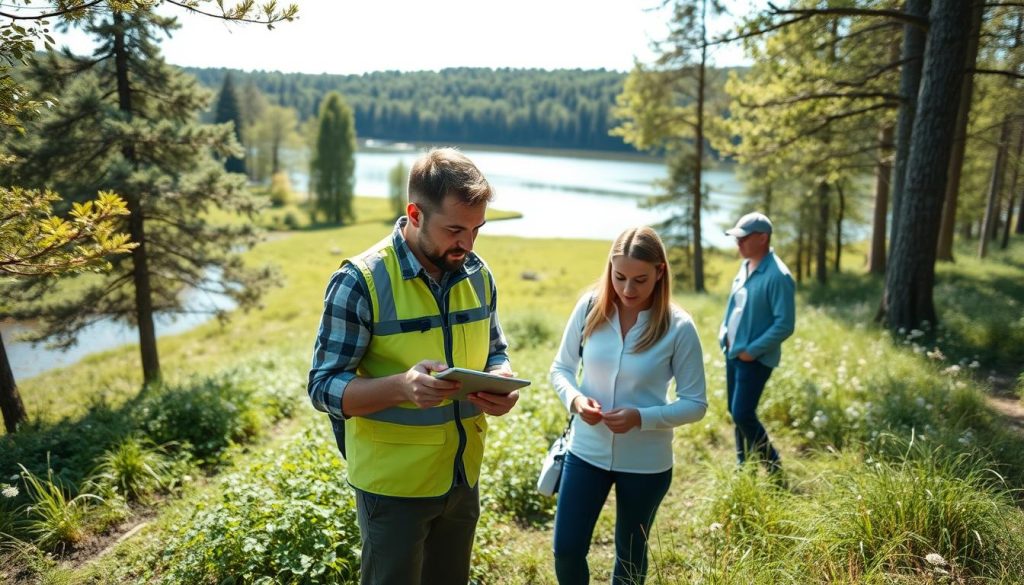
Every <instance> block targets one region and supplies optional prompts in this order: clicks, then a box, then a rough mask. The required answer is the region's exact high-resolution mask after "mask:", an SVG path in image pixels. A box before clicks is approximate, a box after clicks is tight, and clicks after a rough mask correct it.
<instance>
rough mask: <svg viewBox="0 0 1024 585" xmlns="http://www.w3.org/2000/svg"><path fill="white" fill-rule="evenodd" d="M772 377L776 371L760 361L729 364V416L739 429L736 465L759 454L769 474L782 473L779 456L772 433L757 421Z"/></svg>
mask: <svg viewBox="0 0 1024 585" xmlns="http://www.w3.org/2000/svg"><path fill="white" fill-rule="evenodd" d="M771 375H772V369H771V368H770V367H768V366H766V365H764V364H762V363H761V362H759V361H756V360H755V361H752V362H745V361H743V360H740V359H736V358H733V359H727V360H726V361H725V383H726V392H727V397H728V404H729V414H730V415H732V422H733V423H734V424H735V425H736V461H737V462H739V463H741V464H742V463H743V462H744V461H746V460H747V456H748V455H750V454H752V453H753V454H756V455H758V456H759V457H760V458H761V461H762V462H763V463H764V464H765V466H767V467H768V470H769V471H777V470H779V469H780V464H779V453H778V451H776V450H775V447H773V446H772V443H771V441H770V440H769V439H768V432H767V431H765V430H764V425H762V424H761V421H760V420H759V419H758V418H757V403H758V402H760V401H761V393H762V392H764V386H765V384H766V383H767V382H768V377H769V376H771Z"/></svg>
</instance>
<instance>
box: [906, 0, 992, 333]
mask: <svg viewBox="0 0 1024 585" xmlns="http://www.w3.org/2000/svg"><path fill="white" fill-rule="evenodd" d="M979 1H980V0H979ZM972 5H973V2H965V1H964V0H935V1H934V2H933V3H932V10H931V13H930V17H929V21H930V25H929V29H928V43H927V46H926V48H925V55H924V67H923V70H922V78H921V92H920V95H919V98H918V103H917V113H916V115H915V117H914V126H913V127H914V139H913V143H912V145H911V148H910V157H909V159H908V160H907V173H906V183H905V187H904V192H903V196H902V199H903V201H902V203H901V204H900V207H899V213H898V215H896V216H895V217H894V218H893V224H894V228H895V234H896V237H895V238H894V239H893V243H892V250H891V252H890V254H889V270H888V271H887V273H886V275H887V276H886V292H887V300H888V306H887V317H888V325H889V327H890V328H892V329H894V330H898V329H900V328H904V329H906V330H910V329H914V328H918V327H921V326H922V325H923V324H924V322H928V324H930V325H934V324H935V323H936V322H937V320H936V314H935V303H934V299H933V296H932V293H933V290H934V287H935V250H936V244H937V243H938V239H939V223H940V221H941V219H942V200H943V197H944V196H945V193H946V171H947V170H948V169H949V158H950V154H951V153H952V150H953V135H954V125H955V123H956V116H957V111H958V108H959V106H960V104H959V101H960V93H961V89H962V86H961V83H962V82H963V76H964V70H963V69H964V67H963V64H964V60H965V59H966V58H967V40H968V36H969V31H968V28H967V27H965V26H963V23H964V22H967V21H968V19H969V18H970V17H971V11H972V10H973V6H972Z"/></svg>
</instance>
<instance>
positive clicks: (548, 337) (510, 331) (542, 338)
mask: <svg viewBox="0 0 1024 585" xmlns="http://www.w3.org/2000/svg"><path fill="white" fill-rule="evenodd" d="M504 330H505V335H506V336H507V337H508V340H509V345H510V346H512V347H515V348H519V349H520V350H521V349H522V348H536V347H543V346H545V345H547V344H548V343H549V342H551V341H552V340H553V339H554V338H555V332H554V329H553V328H552V327H551V324H550V322H549V320H548V319H546V318H544V317H542V316H540V315H537V314H534V313H527V314H525V315H517V316H515V317H513V318H511V319H510V320H509V321H508V323H506V324H505V325H504Z"/></svg>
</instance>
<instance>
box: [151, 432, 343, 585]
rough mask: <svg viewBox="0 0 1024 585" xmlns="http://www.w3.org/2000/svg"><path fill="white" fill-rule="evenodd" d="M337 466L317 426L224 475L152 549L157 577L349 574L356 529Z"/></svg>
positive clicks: (305, 579) (200, 579)
mask: <svg viewBox="0 0 1024 585" xmlns="http://www.w3.org/2000/svg"><path fill="white" fill-rule="evenodd" d="M343 474H344V468H343V464H342V462H341V459H340V457H338V454H337V450H336V448H335V447H333V446H332V445H331V443H330V442H328V441H323V440H322V436H321V435H320V432H319V430H318V432H317V433H313V432H311V431H307V432H306V433H303V434H302V435H300V436H299V437H298V438H297V439H295V440H293V441H291V443H290V444H289V445H288V446H287V447H285V448H284V449H282V450H281V451H279V452H274V453H269V454H267V455H266V456H264V457H261V458H260V460H259V461H257V462H255V463H253V464H252V465H251V466H249V467H248V468H247V469H245V470H244V471H241V472H239V473H234V474H230V475H228V476H226V477H224V478H223V480H222V481H221V482H220V483H219V487H218V490H217V491H216V492H215V493H214V494H212V496H211V497H210V498H209V499H208V500H207V501H205V502H203V503H202V504H200V506H199V509H198V510H197V511H196V512H195V514H194V515H192V516H191V517H190V518H187V519H183V522H182V523H181V524H180V525H179V526H178V527H177V528H175V529H174V530H173V533H172V535H171V537H170V539H169V540H168V541H167V542H166V543H165V546H163V547H162V550H161V551H159V552H158V553H157V558H156V559H154V560H155V562H157V563H159V565H160V566H161V567H162V568H163V577H162V580H161V582H162V583H168V584H170V583H208V582H212V583H222V582H226V581H230V582H234V581H235V580H236V579H237V580H241V581H242V582H245V583H261V584H267V585H269V584H272V583H308V584H315V583H345V582H351V581H353V580H354V579H355V578H356V575H357V571H358V565H359V560H358V554H357V550H358V547H359V531H358V528H357V526H356V517H355V501H354V499H353V495H352V490H351V489H350V488H349V487H348V486H347V485H346V484H345V481H344V479H343Z"/></svg>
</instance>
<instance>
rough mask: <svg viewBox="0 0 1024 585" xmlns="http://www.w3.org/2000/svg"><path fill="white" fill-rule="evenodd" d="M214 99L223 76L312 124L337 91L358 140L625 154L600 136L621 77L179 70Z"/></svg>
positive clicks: (617, 142)
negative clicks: (351, 117)
mask: <svg viewBox="0 0 1024 585" xmlns="http://www.w3.org/2000/svg"><path fill="white" fill-rule="evenodd" d="M185 71H187V72H188V73H189V74H191V75H194V76H195V77H196V78H197V79H198V80H199V81H200V83H202V84H203V85H205V86H207V87H209V88H210V89H212V90H213V91H219V90H220V87H221V83H222V81H223V79H224V75H225V74H226V73H227V72H229V71H230V72H231V76H232V79H233V80H234V84H235V87H236V88H238V92H239V94H242V93H244V92H245V91H246V87H247V86H249V85H250V84H251V85H252V86H254V87H255V88H256V89H258V90H259V91H260V92H261V93H262V94H263V95H264V96H265V97H266V98H267V99H268V101H270V102H271V103H275V104H278V105H282V106H287V107H291V108H294V109H295V110H296V111H298V114H299V118H300V120H306V119H308V118H311V117H315V116H316V115H317V113H318V110H319V107H320V101H321V99H323V96H324V95H326V94H327V92H329V91H338V92H341V94H342V95H343V96H344V97H345V100H346V101H348V103H349V105H350V106H352V109H353V110H354V111H355V119H356V132H357V134H358V136H359V137H360V138H378V139H384V140H397V141H407V142H458V143H475V144H494V145H502V146H526V147H546V148H566V149H586V150H603V151H617V152H632V151H633V147H632V146H630V145H628V144H625V143H624V142H623V141H622V139H621V138H619V137H617V136H609V135H608V131H609V129H611V128H612V127H613V126H614V125H615V121H614V119H613V117H612V109H613V107H614V106H615V96H617V95H618V94H619V92H621V91H622V84H623V81H624V80H625V78H626V75H625V74H624V73H618V72H615V71H605V70H603V69H599V70H586V71H585V70H579V69H573V70H556V71H546V70H540V69H487V68H458V69H444V70H441V71H439V72H434V71H423V72H412V73H402V72H398V71H382V72H374V73H367V74H363V75H327V74H321V75H310V74H303V73H281V72H276V71H275V72H263V71H255V72H243V71H238V70H229V69H223V68H216V69H211V68H194V67H189V68H185Z"/></svg>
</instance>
